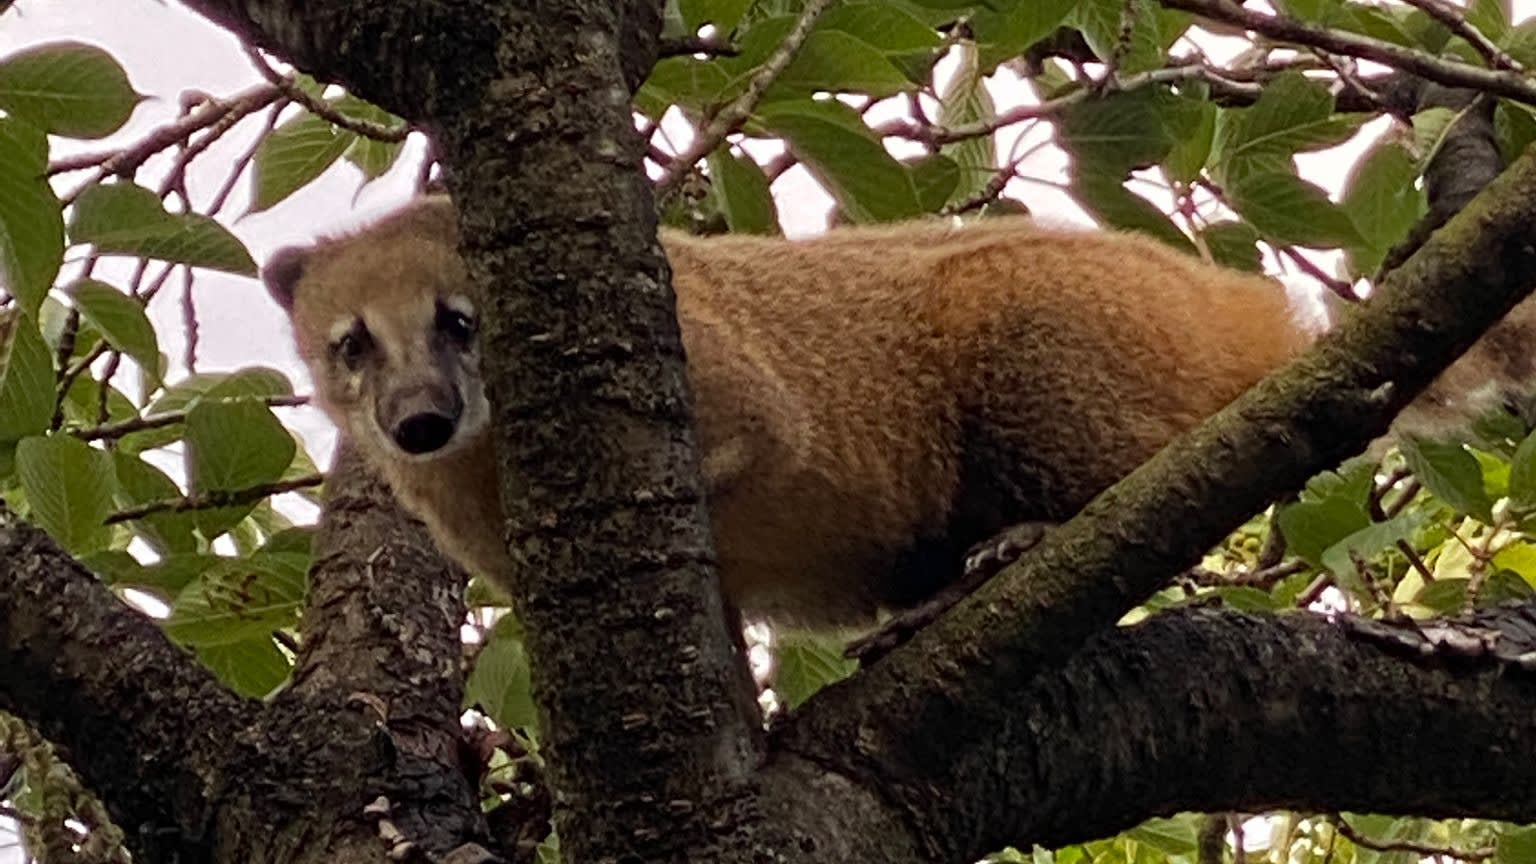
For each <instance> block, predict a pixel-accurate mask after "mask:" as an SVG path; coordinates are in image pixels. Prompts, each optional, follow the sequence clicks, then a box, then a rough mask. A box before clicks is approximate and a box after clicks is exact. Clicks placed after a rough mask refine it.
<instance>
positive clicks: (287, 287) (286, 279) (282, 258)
mask: <svg viewBox="0 0 1536 864" xmlns="http://www.w3.org/2000/svg"><path fill="white" fill-rule="evenodd" d="M310 251H311V250H310V248H309V247H307V246H284V247H283V248H281V249H279V250H277V251H276V252H273V253H272V257H270V258H268V259H267V263H266V265H265V266H263V267H262V268H261V281H263V282H265V283H267V291H268V292H269V293H270V294H271V295H272V299H273V300H276V301H277V305H279V306H281V307H283V308H284V309H286V310H290V311H291V310H292V309H293V291H294V289H295V288H297V287H298V285H299V279H300V277H302V276H303V275H304V263H305V262H306V261H308V260H309V253H310Z"/></svg>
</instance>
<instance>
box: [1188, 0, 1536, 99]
mask: <svg viewBox="0 0 1536 864" xmlns="http://www.w3.org/2000/svg"><path fill="white" fill-rule="evenodd" d="M1158 2H1159V3H1161V4H1162V5H1163V8H1165V9H1176V10H1180V11H1184V12H1193V13H1194V14H1196V15H1199V16H1200V17H1202V18H1206V19H1208V20H1211V21H1218V22H1221V23H1223V24H1231V25H1234V26H1237V27H1242V28H1244V29H1245V30H1252V31H1253V32H1255V33H1259V34H1262V35H1264V36H1268V37H1270V38H1271V39H1278V40H1280V41H1282V42H1290V43H1293V44H1297V45H1306V46H1309V47H1312V48H1320V49H1322V50H1324V51H1328V52H1331V53H1334V54H1347V55H1349V56H1351V57H1360V58H1363V59H1365V60H1374V61H1375V62H1377V63H1380V64H1382V65H1384V66H1391V67H1392V68H1394V69H1401V70H1403V71H1405V72H1412V73H1414V74H1415V75H1418V76H1420V77H1422V78H1425V79H1427V80H1430V81H1434V82H1437V83H1440V84H1444V85H1446V86H1448V87H1469V88H1472V89H1476V90H1481V91H1484V92H1487V93H1493V94H1496V95H1499V96H1505V97H1508V98H1510V99H1514V100H1516V101H1518V102H1524V103H1526V104H1527V105H1536V81H1532V80H1531V79H1529V78H1527V77H1525V76H1524V75H1521V74H1519V73H1517V72H1513V71H1509V70H1495V69H1484V68H1483V67H1481V66H1473V65H1471V64H1470V63H1462V62H1460V61H1457V60H1446V59H1444V58H1441V57H1437V56H1435V55H1433V54H1429V53H1427V52H1424V51H1415V50H1414V49H1412V48H1404V47H1402V46H1400V45H1394V44H1392V43H1391V42H1383V41H1382V40H1380V39H1372V38H1371V37H1369V36H1361V35H1359V34H1356V33H1349V32H1347V31H1344V30H1330V29H1328V28H1326V27H1319V26H1317V25H1315V24H1308V23H1306V22H1303V21H1297V20H1296V19H1294V18H1287V17H1284V16H1281V15H1265V14H1264V13H1262V12H1255V11H1253V10H1251V9H1245V8H1243V7H1242V6H1239V5H1238V4H1236V3H1233V2H1229V0H1158Z"/></svg>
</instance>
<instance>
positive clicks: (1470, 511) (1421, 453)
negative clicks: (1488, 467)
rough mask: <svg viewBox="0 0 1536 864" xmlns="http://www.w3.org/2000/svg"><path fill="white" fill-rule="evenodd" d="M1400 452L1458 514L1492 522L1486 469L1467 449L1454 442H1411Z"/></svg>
mask: <svg viewBox="0 0 1536 864" xmlns="http://www.w3.org/2000/svg"><path fill="white" fill-rule="evenodd" d="M1398 449H1399V450H1401V451H1402V454H1403V459H1404V460H1405V461H1406V462H1407V463H1408V469H1409V470H1410V471H1412V472H1413V476H1414V477H1416V478H1418V480H1419V482H1420V483H1423V484H1424V488H1425V489H1428V490H1429V491H1430V493H1431V494H1432V495H1434V496H1435V497H1436V498H1439V499H1440V500H1441V501H1444V502H1445V503H1446V504H1448V505H1450V506H1451V508H1452V509H1454V510H1455V511H1456V512H1458V513H1465V514H1466V515H1468V516H1475V517H1477V518H1479V519H1481V520H1483V521H1484V522H1488V521H1491V519H1492V510H1493V501H1492V500H1490V499H1489V497H1488V492H1487V490H1485V489H1484V488H1483V469H1482V467H1481V466H1479V465H1478V464H1477V459H1475V458H1474V457H1473V456H1472V454H1471V453H1468V452H1467V448H1465V447H1463V446H1462V445H1461V444H1460V443H1457V442H1454V441H1426V440H1422V439H1408V440H1405V441H1402V442H1399V444H1398Z"/></svg>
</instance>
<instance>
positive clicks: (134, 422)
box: [69, 396, 309, 441]
mask: <svg viewBox="0 0 1536 864" xmlns="http://www.w3.org/2000/svg"><path fill="white" fill-rule="evenodd" d="M262 401H263V402H264V403H265V404H266V405H267V407H269V408H294V407H297V406H300V405H308V404H309V397H308V396H269V397H267V398H266V399H264V400H262ZM186 421H187V412H185V411H167V412H166V413H164V414H151V415H150V416H148V417H132V418H129V419H127V420H119V421H118V422H116V423H103V424H101V425H99V426H90V427H87V428H84V429H71V430H69V431H70V434H71V435H74V436H75V437H76V438H79V439H81V440H84V441H115V440H117V439H118V438H122V437H123V436H125V435H132V434H133V433H135V432H145V431H148V430H150V429H163V428H165V427H166V426H175V425H177V424H180V423H185V422H186Z"/></svg>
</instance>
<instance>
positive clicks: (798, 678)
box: [773, 634, 858, 709]
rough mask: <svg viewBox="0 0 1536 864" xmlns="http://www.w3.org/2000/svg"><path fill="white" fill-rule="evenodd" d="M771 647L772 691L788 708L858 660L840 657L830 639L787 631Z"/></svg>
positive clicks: (851, 669) (840, 676) (850, 669)
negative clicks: (774, 667)
mask: <svg viewBox="0 0 1536 864" xmlns="http://www.w3.org/2000/svg"><path fill="white" fill-rule="evenodd" d="M774 650H775V653H776V654H777V655H778V668H777V670H776V672H775V674H774V677H773V692H775V693H777V694H778V695H779V698H780V699H782V700H783V701H784V704H785V705H787V706H789V707H790V708H791V709H793V708H796V707H799V705H800V704H801V703H803V702H805V700H807V699H809V698H810V697H811V695H812V694H813V693H815V692H816V691H817V690H820V689H821V688H823V687H825V686H827V685H828V684H832V683H834V682H836V681H841V680H842V679H844V678H847V677H848V676H849V675H852V674H853V672H854V670H855V669H857V668H858V663H856V662H855V661H852V660H849V659H848V658H847V657H844V656H843V652H842V648H841V647H840V646H839V645H838V644H837V643H836V642H835V641H834V640H829V639H820V638H816V637H813V636H808V635H804V634H787V635H785V636H784V637H783V638H782V639H781V640H780V641H779V644H778V645H777V646H776V647H775V649H774Z"/></svg>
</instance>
